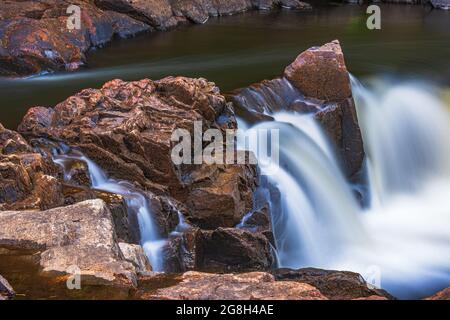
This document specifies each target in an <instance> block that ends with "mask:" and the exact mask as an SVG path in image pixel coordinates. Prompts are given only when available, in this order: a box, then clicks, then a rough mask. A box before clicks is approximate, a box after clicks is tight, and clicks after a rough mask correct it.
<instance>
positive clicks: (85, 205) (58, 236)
mask: <svg viewBox="0 0 450 320" xmlns="http://www.w3.org/2000/svg"><path fill="white" fill-rule="evenodd" d="M0 247H3V248H7V249H9V250H29V251H31V252H39V253H40V255H39V257H40V259H39V266H40V269H41V275H42V276H44V277H52V278H53V277H59V276H63V277H68V276H71V275H72V273H73V272H74V270H77V268H78V271H79V274H80V276H81V283H82V285H86V286H89V285H106V286H113V287H121V288H125V289H126V288H130V287H133V286H135V285H136V283H137V278H136V277H137V276H136V273H137V272H138V271H139V270H140V269H139V268H141V267H142V266H141V265H140V264H139V263H137V267H136V266H135V264H136V263H131V262H129V261H127V260H126V258H125V257H124V256H126V257H128V259H131V258H130V257H131V250H127V251H126V253H125V254H124V253H123V252H121V249H120V247H119V245H118V243H117V238H116V235H115V233H114V227H113V218H112V215H111V212H110V211H109V209H108V207H107V206H106V204H105V202H104V201H102V200H99V199H97V200H88V201H84V202H81V203H77V204H75V205H71V206H67V207H61V208H55V209H51V210H47V211H38V212H36V211H1V212H0ZM127 249H129V248H127ZM132 253H133V255H134V256H135V257H133V258H132V259H131V260H132V261H134V262H135V261H143V260H141V259H140V258H139V260H138V258H137V256H138V255H139V254H142V251H137V250H134V251H132ZM142 259H144V258H142ZM145 259H146V258H145Z"/></svg>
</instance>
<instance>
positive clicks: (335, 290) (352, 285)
mask: <svg viewBox="0 0 450 320" xmlns="http://www.w3.org/2000/svg"><path fill="white" fill-rule="evenodd" d="M272 274H273V275H274V277H275V279H277V280H279V281H298V282H302V283H308V284H310V285H312V286H313V287H315V288H317V289H318V290H320V292H321V293H322V294H323V295H324V296H326V297H327V298H328V299H331V300H351V299H363V300H375V299H378V298H381V299H394V298H393V297H392V296H391V295H390V294H389V293H387V292H386V291H384V290H382V289H376V288H371V287H369V285H368V284H367V283H366V281H365V280H364V279H363V277H361V275H359V274H357V273H354V272H349V271H333V270H322V269H316V268H305V269H298V270H291V269H275V270H274V271H272ZM375 297H377V298H375ZM369 298H370V299H369Z"/></svg>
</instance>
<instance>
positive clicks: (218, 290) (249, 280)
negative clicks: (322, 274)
mask: <svg viewBox="0 0 450 320" xmlns="http://www.w3.org/2000/svg"><path fill="white" fill-rule="evenodd" d="M178 281H179V283H178V284H175V285H172V286H169V287H166V288H161V289H157V290H155V291H153V292H147V293H144V294H142V295H141V297H140V298H142V299H159V300H161V299H164V300H166V299H168V300H327V298H326V297H325V296H324V295H322V294H321V293H320V292H319V290H317V289H316V288H314V287H312V286H310V285H308V284H304V283H298V282H290V281H289V282H288V281H286V282H284V281H283V282H282V281H275V279H274V277H273V276H272V275H270V274H268V273H264V272H251V273H242V274H210V273H199V272H187V273H185V274H183V275H182V276H181V277H180V278H179V279H178Z"/></svg>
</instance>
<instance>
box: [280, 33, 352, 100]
mask: <svg viewBox="0 0 450 320" xmlns="http://www.w3.org/2000/svg"><path fill="white" fill-rule="evenodd" d="M284 76H285V77H286V79H288V80H289V81H290V82H291V83H292V84H293V85H294V87H296V88H297V89H298V90H300V92H302V93H303V94H304V95H305V96H307V97H311V98H316V99H320V100H326V101H330V100H342V99H346V98H350V97H351V95H352V91H351V86H350V78H349V74H348V71H347V67H346V66H345V61H344V54H343V53H342V49H341V46H340V45H339V41H337V40H335V41H332V42H330V43H327V44H325V45H323V46H321V47H313V48H310V49H308V50H306V51H304V52H302V53H301V54H300V55H299V56H298V57H297V58H296V59H295V61H294V62H292V63H291V64H290V65H289V66H287V67H286V69H285V70H284Z"/></svg>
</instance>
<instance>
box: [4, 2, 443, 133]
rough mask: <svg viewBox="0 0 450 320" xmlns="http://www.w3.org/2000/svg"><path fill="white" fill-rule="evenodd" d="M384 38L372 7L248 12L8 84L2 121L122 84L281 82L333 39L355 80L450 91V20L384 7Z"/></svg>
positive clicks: (125, 44)
mask: <svg viewBox="0 0 450 320" xmlns="http://www.w3.org/2000/svg"><path fill="white" fill-rule="evenodd" d="M381 7H382V30H380V31H369V30H368V29H367V28H366V27H365V22H366V20H365V19H366V17H367V16H366V14H365V8H366V7H363V6H361V7H360V6H352V5H345V6H327V7H319V8H315V9H314V10H313V11H312V12H295V11H289V10H279V11H271V12H248V13H245V14H240V15H236V16H232V17H225V18H214V19H210V20H209V22H208V23H207V24H205V25H194V26H192V25H190V26H185V27H181V28H179V29H177V30H174V31H171V32H165V33H153V34H146V35H141V36H138V37H136V38H133V39H128V40H117V41H114V42H113V43H112V44H110V45H108V46H107V47H106V48H102V49H100V50H96V51H93V52H91V53H89V54H88V63H89V64H88V67H87V68H86V69H84V70H82V71H80V72H76V73H57V74H51V75H46V76H36V77H31V78H27V79H1V78H0V122H1V123H3V125H5V126H6V127H9V128H16V127H17V124H18V123H19V122H20V119H21V118H22V117H23V115H24V114H25V112H26V110H27V109H28V108H29V107H31V106H36V105H42V106H53V105H55V104H56V103H58V102H60V101H62V100H64V99H65V98H67V97H68V96H70V95H72V94H74V93H76V92H78V91H80V90H81V89H84V88H88V87H99V86H101V85H102V84H103V83H104V82H105V81H108V80H110V79H114V78H121V79H125V80H137V79H141V78H145V77H147V78H152V79H159V78H161V77H164V76H167V75H185V76H190V77H205V78H207V79H209V80H211V81H214V82H216V83H217V85H219V86H220V88H221V90H222V92H227V91H229V90H232V89H235V88H238V87H242V86H246V85H248V84H251V83H253V82H257V81H260V80H262V79H268V78H272V77H274V76H277V75H279V74H281V73H282V71H283V68H284V67H285V66H286V65H288V64H289V63H290V62H291V61H292V60H293V59H294V58H295V57H296V56H297V55H298V54H299V53H300V52H301V51H303V50H305V49H307V48H309V47H311V46H314V45H320V44H323V43H325V42H328V41H331V40H333V39H339V40H340V41H341V44H342V46H343V50H344V53H345V58H346V63H347V66H348V69H349V70H350V72H352V73H353V74H354V75H356V76H358V77H360V78H365V77H370V76H372V75H380V74H387V75H392V76H395V77H402V78H408V79H414V80H422V79H426V80H431V81H434V82H439V83H442V84H444V85H446V86H450V12H447V11H438V10H430V9H428V8H424V7H421V6H406V5H382V6H381Z"/></svg>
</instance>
